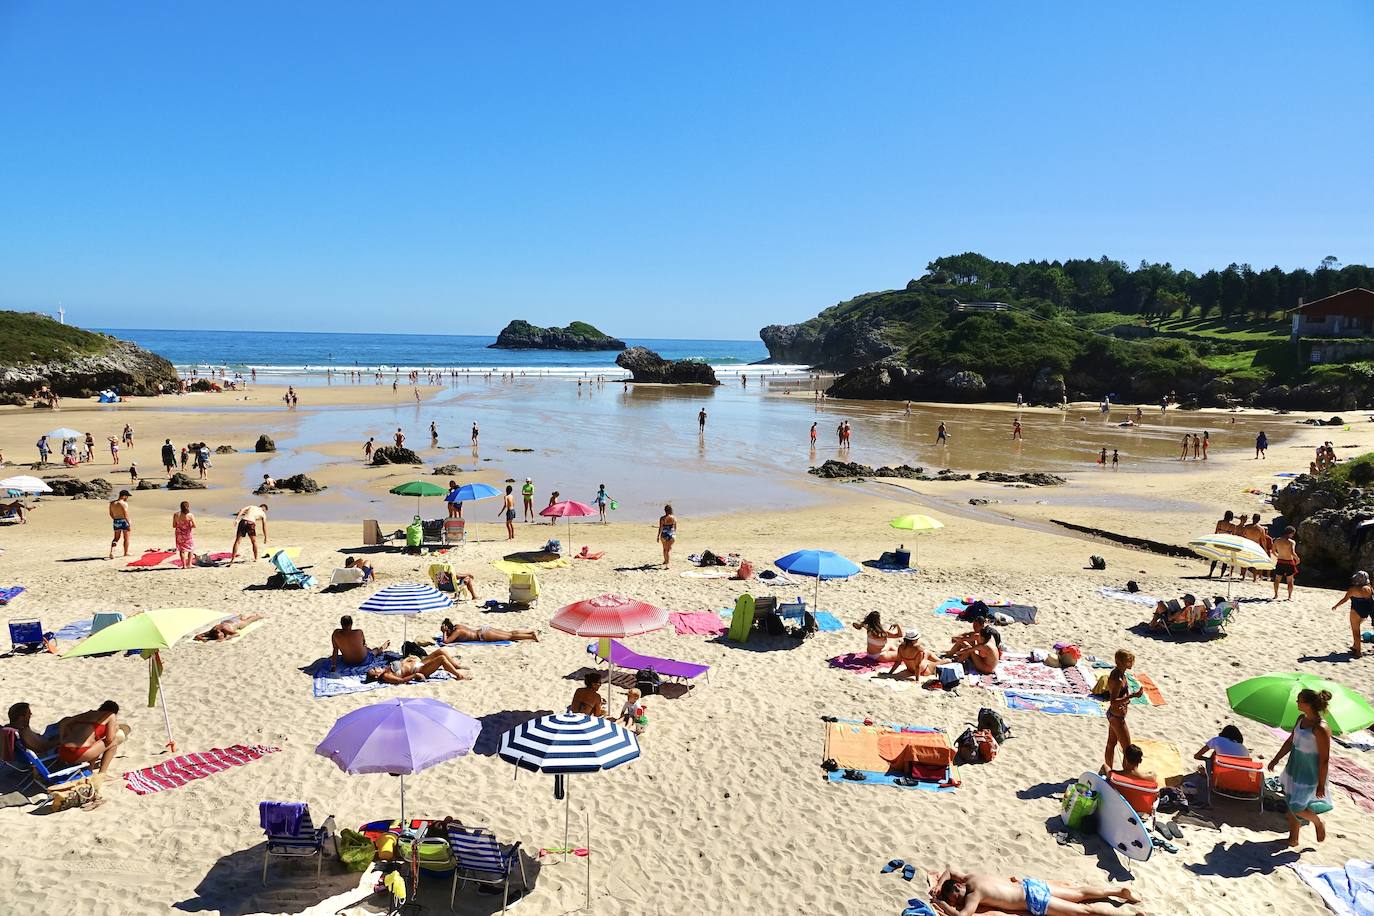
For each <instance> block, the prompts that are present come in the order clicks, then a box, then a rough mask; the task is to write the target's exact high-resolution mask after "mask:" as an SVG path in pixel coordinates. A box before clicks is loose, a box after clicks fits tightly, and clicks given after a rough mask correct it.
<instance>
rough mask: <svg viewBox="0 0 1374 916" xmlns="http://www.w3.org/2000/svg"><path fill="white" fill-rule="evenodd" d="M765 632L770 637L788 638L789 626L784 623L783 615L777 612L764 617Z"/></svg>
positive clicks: (771, 612)
mask: <svg viewBox="0 0 1374 916" xmlns="http://www.w3.org/2000/svg"><path fill="white" fill-rule="evenodd" d="M763 631H764V632H765V633H767V634H768V635H769V636H786V635H787V624H785V623H783V621H782V615H781V614H779V613H778V612H777V611H769V612H768V613H766V614H764V615H763Z"/></svg>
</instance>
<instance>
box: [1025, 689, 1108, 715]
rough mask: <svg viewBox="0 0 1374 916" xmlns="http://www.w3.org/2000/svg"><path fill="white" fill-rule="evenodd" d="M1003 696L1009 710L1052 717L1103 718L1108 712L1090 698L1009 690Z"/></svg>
mask: <svg viewBox="0 0 1374 916" xmlns="http://www.w3.org/2000/svg"><path fill="white" fill-rule="evenodd" d="M1002 696H1003V697H1004V698H1005V699H1006V701H1007V708H1008V709H1019V710H1024V711H1027V712H1043V713H1047V714H1049V715H1052V716H1092V717H1096V718H1102V717H1103V716H1105V715H1106V714H1107V713H1106V710H1104V709H1103V707H1102V704H1101V703H1099V702H1097V701H1096V700H1093V699H1090V698H1088V697H1075V696H1066V695H1064V694H1055V693H1028V692H1026V691H1023V690H1007V691H1004V692H1003V694H1002Z"/></svg>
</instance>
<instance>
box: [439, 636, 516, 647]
mask: <svg viewBox="0 0 1374 916" xmlns="http://www.w3.org/2000/svg"><path fill="white" fill-rule="evenodd" d="M434 644H435V645H436V646H439V647H441V648H448V647H449V646H462V647H463V648H464V649H481V648H484V647H486V646H490V647H492V648H493V649H501V648H504V647H506V646H513V645H515V643H514V642H513V641H511V640H509V639H497V640H493V641H492V642H486V641H485V640H474V641H472V642H444V634H443V633H435V634H434Z"/></svg>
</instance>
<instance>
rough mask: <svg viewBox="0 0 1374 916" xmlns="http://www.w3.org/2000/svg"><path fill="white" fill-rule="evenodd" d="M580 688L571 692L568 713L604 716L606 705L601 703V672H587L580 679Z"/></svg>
mask: <svg viewBox="0 0 1374 916" xmlns="http://www.w3.org/2000/svg"><path fill="white" fill-rule="evenodd" d="M582 685H583V686H581V687H579V688H577V689H576V690H575V691H573V697H572V702H571V703H569V704H568V712H572V713H580V714H582V715H584V716H603V717H604V716H605V715H606V705H605V704H604V703H603V702H602V701H601V672H600V671H588V672H587V674H586V675H585V676H584V677H583V678H582Z"/></svg>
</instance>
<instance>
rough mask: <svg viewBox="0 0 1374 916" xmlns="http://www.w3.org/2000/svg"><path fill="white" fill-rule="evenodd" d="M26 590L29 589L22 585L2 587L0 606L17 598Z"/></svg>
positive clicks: (0, 589)
mask: <svg viewBox="0 0 1374 916" xmlns="http://www.w3.org/2000/svg"><path fill="white" fill-rule="evenodd" d="M25 591H27V589H25V588H24V586H22V585H10V586H6V587H4V588H0V607H3V606H4V605H6V604H9V603H10V602H11V601H13V600H14V599H15V598H18V597H19V596H20V595H22V594H24V592H25Z"/></svg>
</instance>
